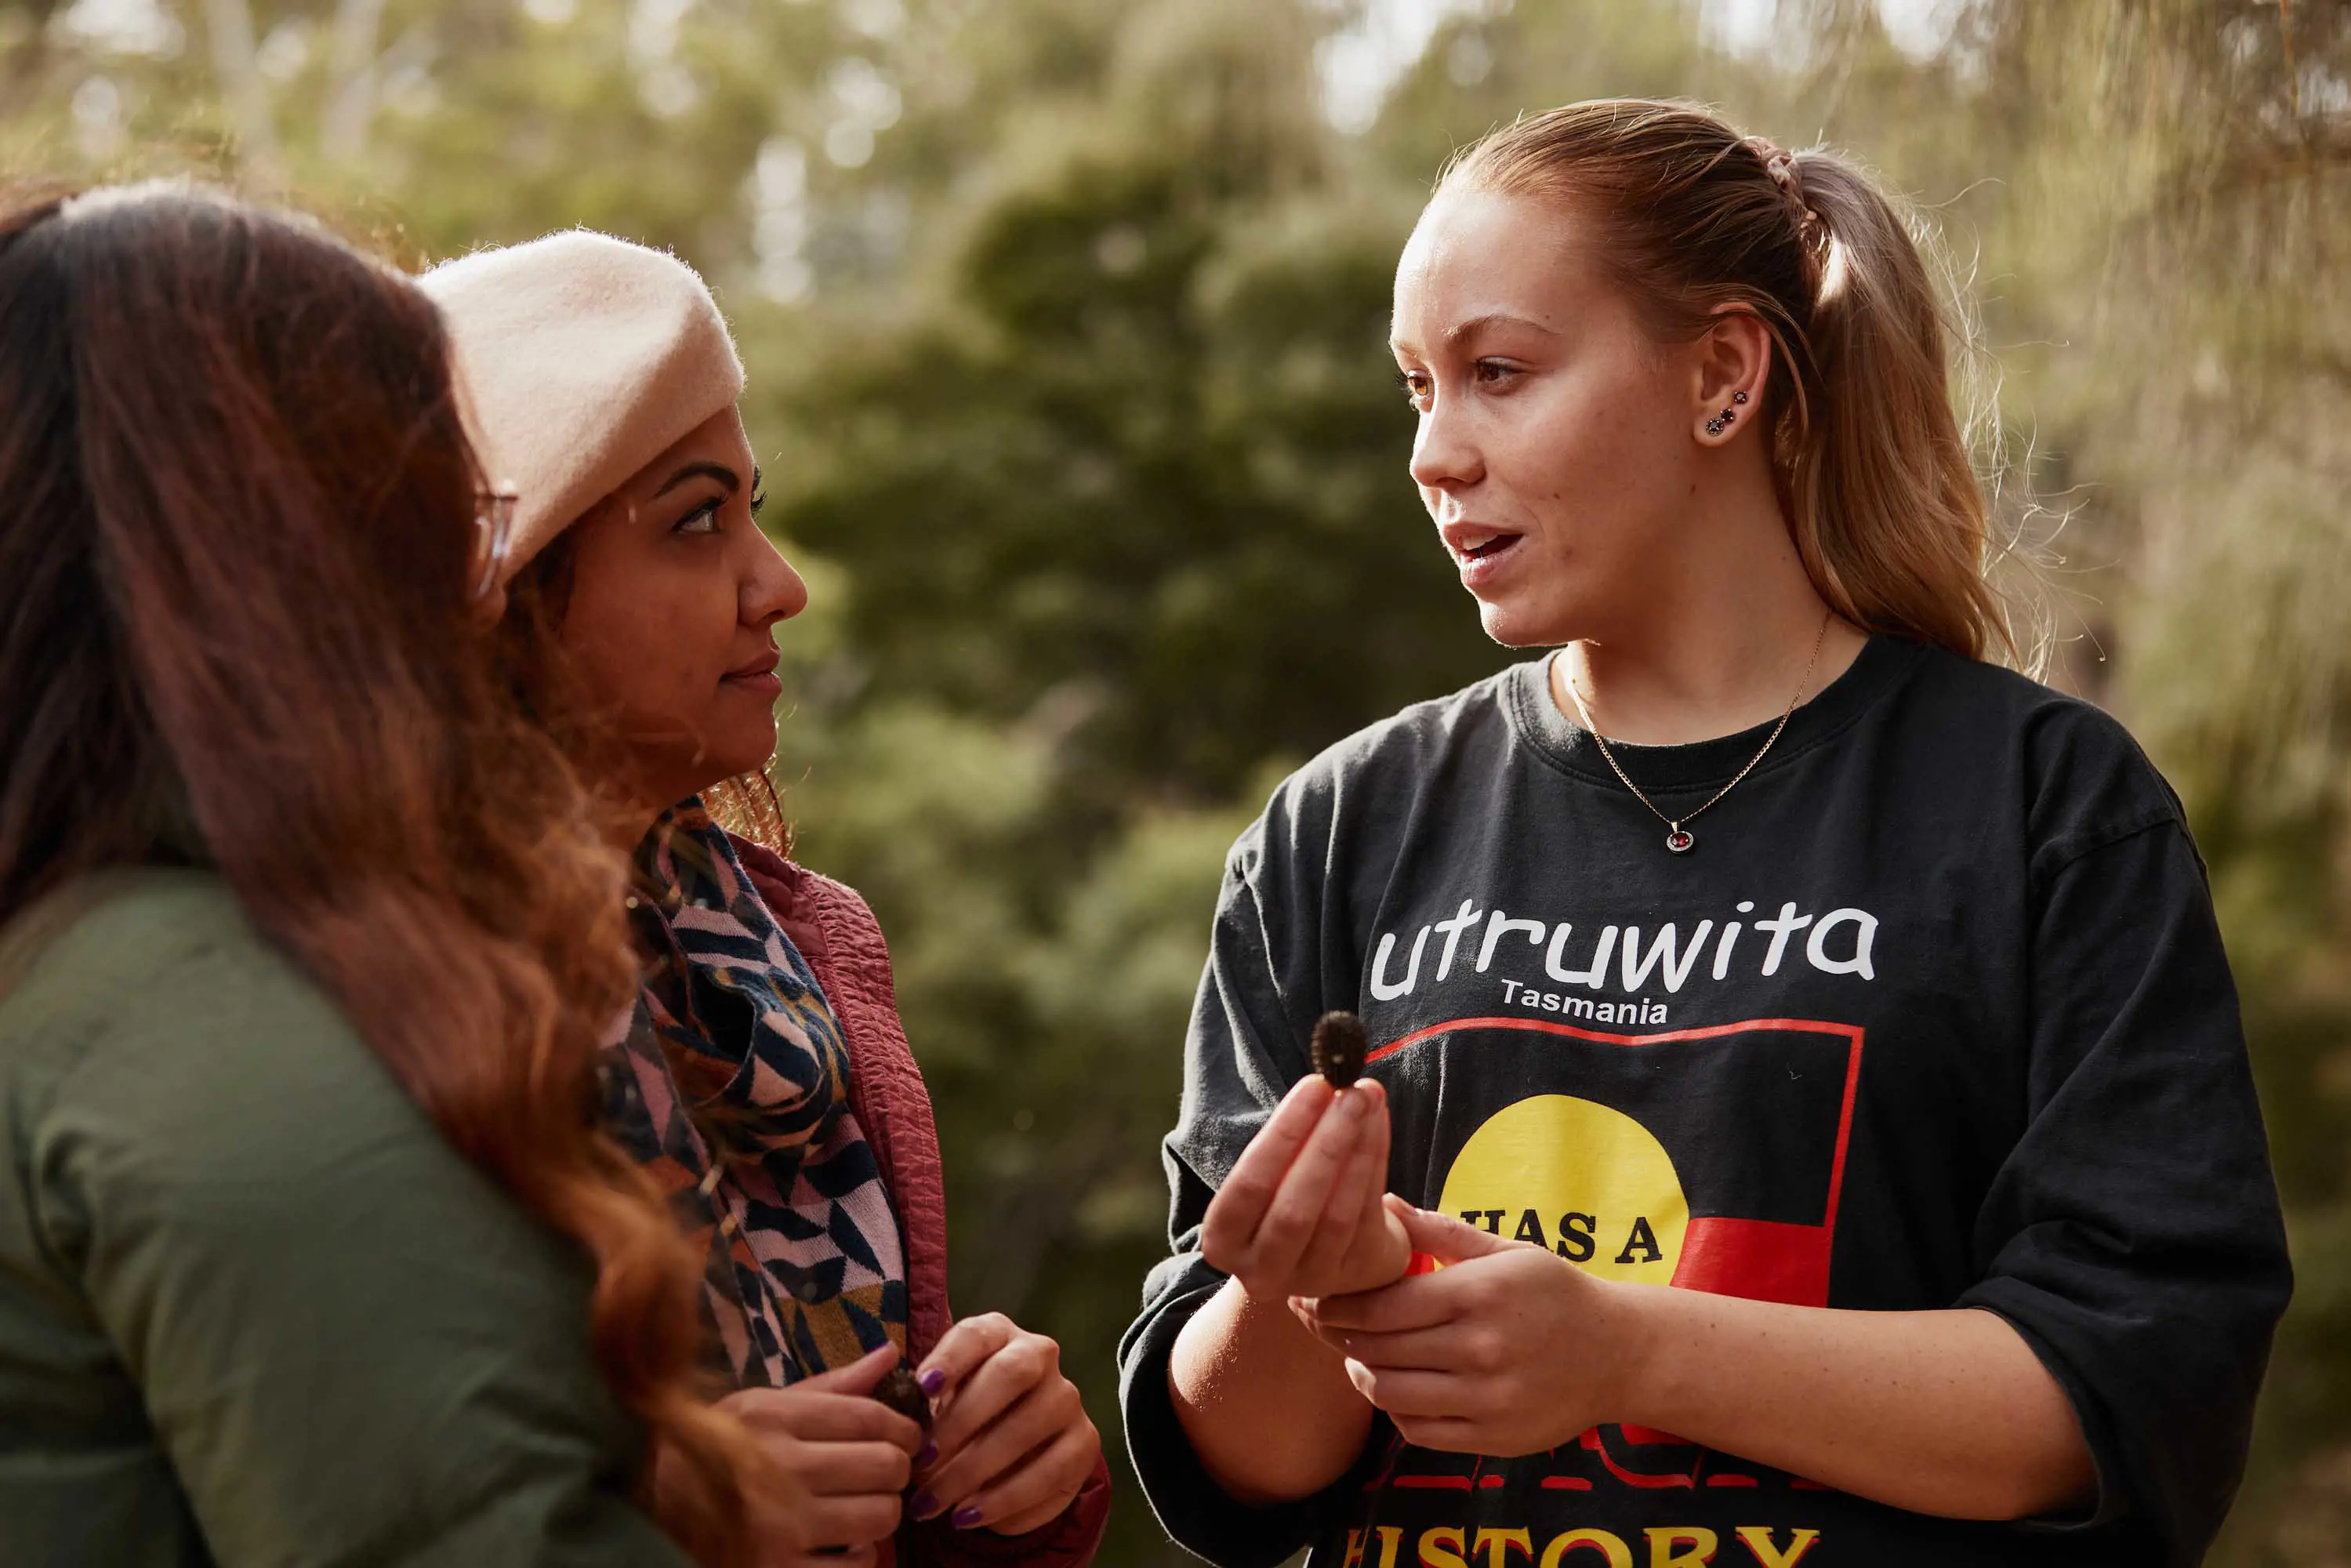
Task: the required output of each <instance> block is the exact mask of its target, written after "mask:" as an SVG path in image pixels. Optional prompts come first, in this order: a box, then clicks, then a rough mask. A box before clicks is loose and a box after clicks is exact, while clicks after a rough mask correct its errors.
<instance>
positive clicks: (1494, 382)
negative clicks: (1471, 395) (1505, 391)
mask: <svg viewBox="0 0 2351 1568" xmlns="http://www.w3.org/2000/svg"><path fill="white" fill-rule="evenodd" d="M1475 368H1476V370H1477V372H1478V384H1479V386H1482V387H1499V386H1507V385H1508V384H1509V383H1510V381H1511V380H1512V378H1514V377H1516V376H1517V375H1518V374H1519V367H1518V366H1516V365H1513V364H1508V363H1505V362H1504V361H1500V360H1479V361H1478V363H1477V365H1476V367H1475Z"/></svg>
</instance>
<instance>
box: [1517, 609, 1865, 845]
mask: <svg viewBox="0 0 2351 1568" xmlns="http://www.w3.org/2000/svg"><path fill="white" fill-rule="evenodd" d="M1835 619H1836V612H1834V610H1832V611H1831V612H1828V613H1827V614H1826V615H1823V616H1822V617H1821V630H1820V634H1819V635H1818V636H1816V637H1814V638H1813V656H1812V658H1811V659H1809V660H1807V661H1806V662H1805V664H1804V678H1803V679H1802V680H1801V681H1799V682H1797V683H1796V691H1795V695H1793V696H1791V697H1790V698H1789V699H1788V706H1787V710H1786V711H1785V712H1783V713H1782V714H1781V715H1780V722H1779V723H1777V724H1775V725H1773V726H1772V727H1771V734H1769V735H1767V736H1765V737H1763V744H1762V745H1761V747H1757V748H1756V751H1755V755H1754V756H1752V757H1750V758H1748V759H1747V766H1746V767H1744V768H1740V770H1739V771H1738V773H1737V774H1735V775H1734V776H1733V777H1732V778H1731V780H1730V782H1729V783H1728V784H1725V785H1724V786H1723V787H1722V788H1721V789H1717V790H1716V791H1715V792H1714V793H1713V794H1712V795H1710V796H1708V798H1707V801H1706V804H1705V805H1703V806H1700V807H1699V808H1698V810H1695V811H1692V812H1690V813H1689V814H1688V815H1687V816H1684V817H1668V816H1667V815H1666V814H1665V813H1664V812H1663V811H1660V810H1657V803H1656V801H1655V800H1650V799H1649V797H1648V796H1647V795H1646V794H1644V793H1643V792H1642V789H1641V787H1640V786H1639V785H1638V784H1635V783H1634V782H1633V779H1632V776H1631V775H1630V774H1628V773H1626V772H1625V765H1624V764H1623V763H1621V762H1619V761H1617V760H1616V753H1615V752H1614V751H1613V750H1611V749H1610V748H1609V745H1608V737H1606V736H1604V735H1603V734H1601V733H1600V727H1599V726H1598V725H1596V724H1594V723H1593V722H1592V710H1591V709H1590V708H1588V707H1585V706H1583V693H1582V692H1580V691H1577V690H1576V689H1575V676H1574V675H1573V674H1572V673H1571V674H1569V675H1568V676H1567V678H1566V680H1565V681H1564V682H1563V683H1562V684H1563V685H1565V686H1566V687H1567V695H1569V696H1571V697H1573V699H1574V700H1575V711H1576V715H1577V716H1578V717H1580V718H1582V719H1583V727H1584V729H1585V731H1586V732H1587V733H1589V734H1590V735H1591V737H1592V738H1593V740H1594V741H1595V742H1597V743H1598V744H1599V747H1600V755H1601V756H1602V757H1604V758H1606V759H1607V762H1608V767H1609V770H1610V771H1611V772H1613V773H1614V774H1615V775H1616V777H1617V779H1619V780H1620V781H1622V782H1623V784H1624V786H1625V789H1630V790H1631V791H1633V799H1635V800H1638V801H1640V802H1641V804H1642V805H1644V806H1646V807H1647V808H1648V809H1649V814H1650V815H1651V816H1653V817H1655V818H1656V819H1657V821H1660V822H1663V823H1664V824H1665V825H1666V848H1667V850H1669V851H1671V852H1673V853H1675V854H1677V855H1686V854H1687V853H1689V852H1690V851H1692V850H1693V849H1696V848H1697V847H1698V836H1697V835H1696V834H1695V833H1692V832H1691V831H1689V830H1688V829H1687V828H1685V827H1683V826H1682V824H1683V823H1684V822H1688V821H1696V820H1697V819H1698V816H1699V815H1700V814H1701V813H1702V812H1705V811H1706V810H1709V809H1710V808H1712V806H1713V805H1714V803H1715V802H1716V801H1717V800H1721V799H1722V798H1723V797H1724V796H1725V795H1728V794H1729V793H1730V792H1731V791H1732V790H1733V789H1738V788H1739V784H1740V779H1745V778H1746V777H1747V776H1748V775H1749V774H1750V773H1752V772H1754V771H1755V765H1756V764H1757V763H1759V762H1761V761H1762V760H1763V754H1764V753H1765V752H1767V751H1770V750H1771V743H1772V742H1773V741H1775V740H1778V739H1779V738H1780V732H1781V731H1782V730H1783V729H1786V728H1787V727H1788V721H1789V720H1790V719H1792V718H1793V717H1794V716H1795V715H1796V705H1797V704H1798V703H1800V702H1802V701H1803V700H1804V692H1805V690H1806V688H1808V687H1809V686H1811V685H1812V684H1813V671H1814V670H1816V669H1818V668H1820V664H1821V649H1822V648H1823V646H1824V645H1825V644H1826V643H1827V642H1828V640H1829V622H1831V621H1834V620H1835Z"/></svg>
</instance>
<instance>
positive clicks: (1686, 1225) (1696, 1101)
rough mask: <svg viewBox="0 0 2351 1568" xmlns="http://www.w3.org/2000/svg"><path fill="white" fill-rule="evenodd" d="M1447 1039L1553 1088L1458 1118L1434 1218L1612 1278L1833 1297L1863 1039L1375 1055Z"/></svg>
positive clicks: (1705, 1040) (1486, 1035)
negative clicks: (1832, 1267) (1446, 1045)
mask: <svg viewBox="0 0 2351 1568" xmlns="http://www.w3.org/2000/svg"><path fill="white" fill-rule="evenodd" d="M1440 1036H1451V1037H1454V1039H1455V1040H1456V1041H1457V1042H1458V1044H1459V1045H1460V1046H1461V1047H1463V1048H1464V1049H1465V1050H1467V1051H1473V1052H1475V1053H1476V1054H1477V1055H1478V1056H1479V1058H1480V1059H1481V1071H1480V1075H1481V1076H1484V1075H1486V1074H1487V1073H1489V1072H1490V1074H1491V1075H1492V1078H1493V1079H1494V1081H1497V1082H1518V1083H1524V1084H1543V1085H1546V1086H1556V1087H1555V1089H1554V1091H1553V1092H1544V1093H1535V1094H1531V1095H1528V1096H1526V1097H1525V1098H1522V1099H1519V1100H1516V1101H1513V1102H1512V1103H1510V1104H1507V1105H1504V1106H1501V1107H1499V1109H1497V1110H1495V1111H1494V1112H1493V1113H1491V1114H1489V1115H1486V1116H1483V1117H1482V1118H1473V1117H1466V1116H1461V1115H1458V1114H1448V1115H1446V1116H1444V1117H1443V1118H1442V1119H1441V1124H1440V1125H1439V1126H1438V1127H1437V1129H1436V1135H1435V1138H1434V1140H1433V1145H1432V1147H1431V1150H1430V1154H1431V1155H1432V1156H1433V1159H1432V1163H1433V1164H1434V1166H1437V1167H1438V1168H1440V1169H1441V1170H1442V1172H1443V1176H1442V1179H1441V1181H1440V1182H1439V1183H1438V1184H1437V1191H1436V1192H1435V1193H1434V1194H1433V1195H1432V1198H1433V1201H1432V1204H1431V1207H1436V1208H1438V1209H1440V1210H1441V1211H1443V1212H1444V1213H1447V1214H1452V1215H1457V1216H1458V1217H1459V1218H1462V1219H1465V1220H1467V1221H1468V1222H1469V1223H1471V1224H1473V1225H1479V1226H1481V1227H1483V1228H1485V1229H1487V1230H1489V1231H1493V1232H1495V1233H1496V1234H1499V1235H1501V1236H1505V1237H1509V1238H1510V1239H1514V1240H1520V1241H1531V1242H1533V1243H1535V1244H1536V1245H1538V1246H1543V1247H1548V1248H1550V1249H1552V1250H1555V1251H1557V1252H1558V1253H1559V1254H1560V1256H1562V1257H1563V1258H1566V1259H1568V1260H1570V1261H1572V1262H1575V1263H1580V1264H1582V1265H1583V1266H1584V1267H1585V1268H1587V1269H1589V1270H1592V1271H1593V1272H1594V1273H1597V1274H1600V1275H1603V1276H1604V1277H1606V1278H1611V1279H1624V1280H1637V1281H1646V1282H1649V1283H1654V1284H1674V1285H1680V1286H1684V1287H1686V1288H1687V1289H1691V1290H1699V1291H1714V1292H1716V1293H1717V1294H1719V1295H1729V1296H1745V1297H1749V1298H1750V1299H1753V1300H1757V1301H1786V1302H1789V1303H1791V1304H1793V1305H1797V1306H1815V1307H1817V1306H1825V1305H1826V1304H1827V1303H1828V1283H1829V1252H1830V1247H1831V1243H1832V1242H1833V1240H1834V1236H1835V1232H1836V1211H1837V1198H1838V1196H1839V1189H1840V1187H1841V1186H1842V1185H1843V1182H1844V1155H1845V1148H1846V1145H1847V1143H1848V1142H1849V1140H1850V1138H1851V1135H1852V1129H1853V1111H1854V1100H1855V1091H1856V1090H1857V1089H1858V1087H1859V1083H1860V1074H1861V1062H1862V1031H1861V1030H1859V1029H1858V1028H1855V1027H1853V1026H1851V1025H1845V1024H1834V1023H1823V1022H1815V1021H1812V1020H1806V1019H1760V1020H1755V1021H1751V1022H1746V1023H1732V1024H1723V1025H1719V1026H1716V1027H1712V1028H1706V1029H1689V1030H1672V1031H1669V1032H1661V1033H1656V1034H1614V1033H1604V1032H1602V1031H1599V1030H1590V1029H1583V1028H1579V1027H1577V1026H1575V1025H1572V1024H1563V1023H1552V1022H1549V1021H1547V1020H1543V1019H1514V1018H1491V1019H1466V1020H1463V1021H1461V1022H1458V1023H1452V1024H1446V1025H1442V1026H1439V1027H1438V1028H1436V1029H1431V1030H1422V1031H1420V1032H1418V1033H1416V1034H1412V1035H1407V1036H1405V1038H1404V1039H1402V1040H1397V1041H1395V1043H1394V1044H1391V1045H1389V1046H1386V1047H1384V1049H1382V1050H1381V1051H1379V1052H1378V1053H1377V1054H1376V1055H1375V1056H1374V1058H1373V1060H1374V1061H1375V1062H1386V1061H1397V1059H1399V1058H1405V1057H1408V1055H1409V1053H1411V1052H1412V1051H1416V1050H1417V1049H1421V1048H1423V1047H1425V1046H1428V1045H1433V1044H1434V1043H1435V1042H1436V1040H1437V1037H1440ZM1465 1037H1469V1038H1465ZM1397 1065H1398V1066H1401V1065H1403V1063H1402V1062H1401V1061H1397ZM1732 1129H1735V1130H1736V1134H1737V1135H1735V1136H1725V1135H1724V1134H1725V1133H1726V1132H1727V1131H1730V1130H1732Z"/></svg>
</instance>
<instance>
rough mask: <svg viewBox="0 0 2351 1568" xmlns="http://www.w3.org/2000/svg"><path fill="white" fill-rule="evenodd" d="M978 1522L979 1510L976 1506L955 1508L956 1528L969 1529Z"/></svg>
mask: <svg viewBox="0 0 2351 1568" xmlns="http://www.w3.org/2000/svg"><path fill="white" fill-rule="evenodd" d="M978 1522H979V1510H977V1509H976V1508H959V1509H957V1510H956V1516H955V1527H956V1529H957V1530H969V1529H970V1528H971V1527H972V1526H973V1525H975V1524H977V1523H978Z"/></svg>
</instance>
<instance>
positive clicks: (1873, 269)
mask: <svg viewBox="0 0 2351 1568" xmlns="http://www.w3.org/2000/svg"><path fill="white" fill-rule="evenodd" d="M1447 186H1458V187H1468V188H1471V189H1479V190H1488V191H1492V192H1496V193H1500V194H1504V195H1532V196H1538V197H1543V198H1548V199H1552V200H1556V201H1558V202H1560V203H1561V204H1562V206H1563V207H1565V208H1566V209H1567V210H1569V211H1571V212H1573V213H1574V214H1578V215H1580V216H1583V217H1584V218H1586V219H1588V220H1590V221H1592V222H1593V223H1595V224H1596V225H1598V227H1599V228H1600V230H1601V232H1602V235H1603V238H1602V239H1601V241H1600V243H1599V244H1597V245H1596V246H1595V247H1594V253H1595V254H1596V255H1597V256H1599V258H1600V259H1601V261H1602V263H1603V264H1604V266H1605V267H1608V269H1609V271H1610V273H1611V275H1612V276H1613V277H1614V279H1615V281H1616V282H1617V283H1618V285H1619V286H1620V287H1624V288H1625V290H1626V291H1627V293H1628V294H1629V295H1630V296H1631V297H1632V298H1633V299H1634V301H1635V304H1636V305H1637V306H1638V307H1639V308H1641V310H1642V311H1643V313H1644V315H1645V316H1646V318H1647V319H1648V320H1649V322H1650V324H1651V326H1652V329H1654V330H1655V331H1656V333H1657V335H1658V337H1659V339H1660V340H1664V341H1687V340H1691V339H1694V338H1696V337H1697V336H1698V335H1699V334H1700V333H1702V332H1703V331H1705V330H1706V329H1707V327H1708V324H1709V323H1710V322H1711V321H1712V319H1714V316H1715V314H1716V313H1717V312H1718V311H1719V310H1721V309H1723V308H1733V309H1740V310H1746V311H1749V312H1751V313H1752V314H1753V315H1755V316H1756V317H1758V318H1759V319H1761V321H1762V322H1763V324H1764V326H1765V327H1766V328H1767V329H1769V330H1770V331H1771V337H1772V340H1773V342H1774V343H1775V344H1776V345H1777V347H1778V350H1779V352H1778V353H1777V354H1776V355H1775V356H1774V359H1773V363H1772V367H1771V381H1770V383H1769V385H1768V388H1767V390H1766V392H1765V393H1764V397H1763V407H1762V408H1761V410H1760V411H1759V413H1761V416H1762V417H1763V418H1764V419H1766V420H1768V421H1770V422H1771V430H1772V434H1773V456H1774V459H1775V464H1774V466H1775V469H1776V472H1777V476H1778V482H1779V485H1780V489H1781V498H1782V508H1783V510H1784V511H1785V512H1786V514H1787V517H1788V522H1789V528H1790V529H1791V531H1792V534H1793V536H1794V538H1795V543H1796V549H1797V552H1798V553H1799V555H1801V556H1802V559H1803V563H1804V570H1805V572H1806V574H1807V575H1809V576H1810V577H1811V579H1812V581H1813V588H1814V589H1815V590H1816V591H1818V592H1819V593H1820V595H1821V597H1822V599H1823V600H1824V601H1826V602H1827V603H1828V604H1829V606H1830V607H1831V608H1832V609H1834V610H1835V611H1836V612H1837V613H1838V614H1840V615H1842V616H1844V618H1845V619H1846V620H1848V621H1850V622H1853V623H1854V624H1855V625H1856V626H1860V627H1862V628H1864V629H1865V630H1868V631H1873V632H1895V633H1896V634H1898V635H1902V636H1906V637H1910V638H1913V639H1916V640H1917V641H1920V642H1926V643H1939V644H1941V645H1942V646H1944V647H1946V648H1949V649H1950V650H1952V651H1953V652H1954V653H1960V654H1963V655H1964V656H1966V657H1968V658H1970V659H1980V658H1985V657H1988V656H1991V654H1994V653H2002V654H2005V655H2007V656H2009V657H2011V658H2018V657H2021V656H2022V651H2021V650H2020V649H2019V647H2018V645H2017V640H2016V637H2015V634H2014V632H2013V630H2012V628H2011V622H2010V617H2009V614H2008V612H2007V607H2006V606H2005V605H2004V604H2003V602H2002V601H2001V597H2000V595H1999V593H1998V592H1997V591H1995V590H1994V588H1993V586H1992V585H1991V582H1990V580H1988V579H1987V576H1986V570H1987V568H1988V566H1989V565H1990V564H1991V553H1992V552H1991V540H1990V535H1989V527H1988V518H1987V515H1986V506H1985V499H1984V492H1983V488H1982V486H1980V484H1979V483H1978V480H1977V477H1976V474H1975V471H1974V468H1973V466H1972V464H1971V461H1970V439H1969V432H1968V430H1967V428H1966V427H1965V424H1964V423H1963V422H1962V420H1961V418H1960V413H1959V411H1955V410H1954V407H1953V401H1952V392H1953V388H1952V373H1953V371H1954V369H1955V367H1954V365H1953V362H1952V354H1951V348H1952V340H1953V338H1954V336H1955V335H1956V334H1955V329H1956V328H1959V327H1961V326H1964V324H1965V323H1964V318H1963V317H1960V316H1959V315H1958V313H1957V309H1956V300H1955V299H1953V298H1947V295H1949V290H1942V291H1938V287H1937V282H1938V280H1937V277H1936V276H1935V269H1933V268H1931V267H1930V266H1929V263H1930V261H1932V260H1934V259H1936V256H1935V252H1934V249H1933V246H1931V244H1930V243H1929V241H1928V236H1927V235H1924V234H1923V233H1921V232H1918V231H1917V225H1915V224H1914V223H1913V222H1912V221H1911V220H1910V214H1907V213H1906V212H1905V211H1904V209H1902V208H1901V207H1900V206H1899V205H1898V204H1896V201H1895V199H1894V198H1893V197H1892V196H1890V195H1889V194H1887V193H1886V191H1885V189H1884V188H1883V187H1882V186H1880V185H1879V183H1877V181H1876V180H1875V179H1874V178H1872V177H1871V176H1870V174H1869V173H1868V172H1866V171H1865V170H1864V169H1862V168H1861V167H1859V166H1858V165H1857V164H1855V163H1854V162H1852V161H1850V160H1849V159H1846V158H1844V157H1843V156H1841V155H1840V154H1838V153H1835V152H1829V151H1827V150H1825V149H1820V148H1812V149H1806V150H1804V151H1801V152H1785V151H1783V150H1782V149H1780V148H1778V147H1775V146H1773V145H1772V144H1771V143H1770V142H1768V141H1762V140H1761V139H1759V138H1755V137H1750V136H1742V135H1741V134H1740V132H1739V131H1737V130H1736V129H1734V128H1733V127H1731V126H1730V125H1729V124H1727V123H1725V122H1724V120H1722V119H1721V118H1720V117H1719V115H1716V114H1715V113H1713V112H1712V111H1711V110H1707V109H1704V108H1701V107H1698V106H1696V105H1690V104H1678V103H1662V102H1655V101H1651V100H1648V99H1595V100H1593V101H1591V102H1587V103H1573V104H1569V105H1568V106H1567V107H1565V108H1564V109H1554V110H1551V111H1550V112H1549V113H1546V114H1539V115H1535V116H1533V117H1531V118H1530V119H1527V120H1521V121H1520V122H1519V123H1517V124H1515V125H1512V126H1510V127H1508V128H1506V129H1504V130H1501V131H1496V132H1494V133H1493V134H1492V135H1491V136H1489V137H1488V138H1486V139H1485V140H1484V141H1480V142H1479V143H1478V144H1477V145H1476V146H1474V147H1472V148H1470V149H1469V150H1468V152H1465V153H1463V154H1462V155H1461V157H1460V158H1458V160H1457V161H1456V162H1454V164H1453V166H1452V167H1451V168H1450V169H1448V170H1447V172H1446V175H1445V178H1444V180H1443V182H1442V184H1441V185H1440V189H1442V188H1444V187H1447ZM1956 368H1958V369H1961V370H1964V369H1965V368H1966V367H1965V366H1964V365H1962V366H1959V367H1956ZM1964 412H1966V413H1968V414H1969V415H1970V418H1976V417H1989V404H1988V402H1986V403H1985V404H1984V405H1983V406H1982V407H1981V408H1970V409H1967V410H1965V411H1964Z"/></svg>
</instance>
